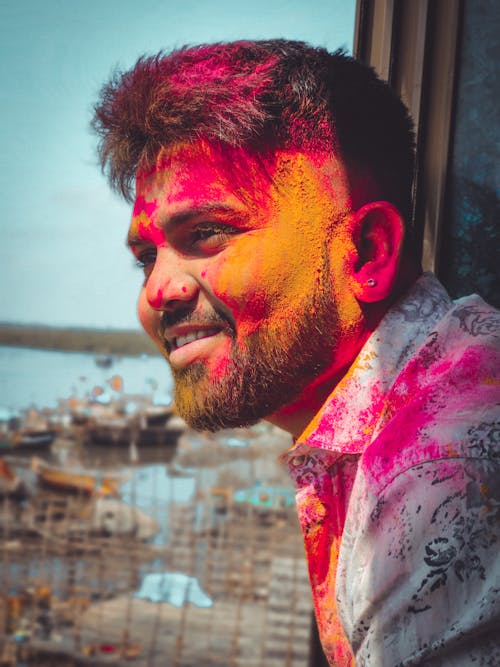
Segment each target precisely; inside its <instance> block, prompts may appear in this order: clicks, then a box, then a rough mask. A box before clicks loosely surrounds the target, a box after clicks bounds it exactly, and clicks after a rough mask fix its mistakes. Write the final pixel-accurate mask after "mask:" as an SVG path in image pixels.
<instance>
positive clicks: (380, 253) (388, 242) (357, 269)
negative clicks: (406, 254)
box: [351, 201, 404, 303]
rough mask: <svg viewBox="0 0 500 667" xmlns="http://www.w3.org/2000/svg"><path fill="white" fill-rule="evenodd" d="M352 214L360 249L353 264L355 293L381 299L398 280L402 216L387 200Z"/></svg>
mask: <svg viewBox="0 0 500 667" xmlns="http://www.w3.org/2000/svg"><path fill="white" fill-rule="evenodd" d="M351 215H352V220H351V221H352V228H351V230H352V232H351V233H352V234H353V239H354V243H355V246H356V251H357V252H356V253H355V259H354V258H353V265H352V266H351V280H352V288H353V294H354V296H355V297H356V299H357V300H358V301H361V302H363V303H375V302H377V301H382V300H384V299H386V298H387V297H388V296H389V295H390V294H391V292H392V290H393V288H394V285H395V283H396V279H397V274H398V268H399V259H400V255H401V248H402V244H403V238H404V223H403V218H402V216H401V214H400V213H399V211H398V210H397V208H396V207H395V206H393V205H392V204H390V203H389V202H386V201H376V202H370V203H369V204H365V205H364V206H362V207H361V208H360V209H358V210H357V211H355V212H354V213H353V214H351Z"/></svg>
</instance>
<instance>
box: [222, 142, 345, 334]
mask: <svg viewBox="0 0 500 667" xmlns="http://www.w3.org/2000/svg"><path fill="white" fill-rule="evenodd" d="M272 176H273V184H272V186H271V185H270V184H269V182H268V181H266V180H265V178H264V177H263V176H262V175H260V176H259V174H258V173H257V174H255V173H254V174H253V177H254V178H255V180H256V182H255V184H254V185H253V189H255V190H256V191H259V190H260V191H261V192H262V191H265V192H266V193H267V197H265V198H261V201H259V202H258V203H257V205H256V206H255V209H254V211H253V215H254V216H255V217H256V219H257V220H258V225H259V229H258V230H257V231H256V232H255V233H256V234H258V236H259V240H258V243H256V244H255V246H254V247H252V249H251V252H252V254H251V256H250V255H249V246H248V244H247V243H246V239H242V242H241V243H239V242H235V243H234V247H233V248H232V249H231V255H230V257H229V256H228V258H227V268H228V270H227V272H226V271H224V268H222V270H221V271H220V272H219V274H218V276H217V280H218V291H219V292H220V293H221V294H225V293H227V294H233V295H235V294H237V293H238V292H241V293H243V292H244V293H246V294H248V286H249V284H253V285H254V286H255V287H254V288H253V294H252V297H253V299H252V300H253V307H254V308H255V322H256V323H258V321H259V320H262V319H266V318H267V316H268V315H269V313H270V312H273V317H276V310H277V309H278V306H279V309H280V312H281V319H282V320H283V321H285V320H287V319H288V318H293V317H294V316H295V313H299V312H303V306H304V303H307V302H308V303H309V309H310V312H311V314H314V302H315V295H317V294H318V292H324V291H325V285H327V284H328V281H325V275H324V272H325V270H327V271H330V272H331V277H332V280H331V285H332V289H333V294H332V295H331V296H332V298H334V299H335V301H336V302H337V306H338V307H339V309H340V312H341V320H342V321H346V320H347V321H352V320H355V319H356V316H357V313H358V311H357V310H356V309H355V308H353V307H352V304H350V303H349V300H348V299H346V298H344V296H345V295H344V286H345V284H346V280H345V276H346V271H345V268H346V262H348V261H349V258H348V256H346V255H348V247H349V246H348V243H349V237H348V235H347V234H344V237H343V236H342V234H343V227H342V223H343V221H344V219H345V217H346V214H347V213H348V212H349V208H350V200H349V190H348V186H347V179H346V175H345V172H344V170H343V168H342V166H341V164H340V163H339V162H338V161H336V160H335V159H333V158H332V157H331V156H328V157H326V156H314V160H313V159H311V157H310V156H307V155H305V154H303V153H285V152H280V153H278V154H277V157H276V163H275V168H274V173H273V174H272ZM332 234H334V237H333V248H334V252H330V250H329V245H330V243H329V242H330V241H331V239H332ZM235 267H236V268H235ZM339 278H342V280H339ZM328 289H330V288H328ZM325 296H326V297H327V298H328V296H329V295H328V294H327V295H325ZM347 326H348V325H347Z"/></svg>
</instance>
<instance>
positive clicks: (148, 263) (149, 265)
mask: <svg viewBox="0 0 500 667" xmlns="http://www.w3.org/2000/svg"><path fill="white" fill-rule="evenodd" d="M156 255H157V252H156V248H147V249H145V250H141V251H139V252H138V253H137V255H136V261H135V264H136V266H138V267H139V268H140V269H142V270H143V272H144V275H145V277H146V278H147V277H148V276H149V275H150V273H151V271H152V270H153V268H154V265H155V262H156Z"/></svg>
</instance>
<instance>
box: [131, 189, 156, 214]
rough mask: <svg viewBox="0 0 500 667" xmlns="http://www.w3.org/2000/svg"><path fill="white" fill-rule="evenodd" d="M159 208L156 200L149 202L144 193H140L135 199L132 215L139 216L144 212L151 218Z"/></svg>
mask: <svg viewBox="0 0 500 667" xmlns="http://www.w3.org/2000/svg"><path fill="white" fill-rule="evenodd" d="M157 208H158V206H157V203H156V202H155V201H149V202H148V201H146V198H145V197H144V196H143V195H139V196H138V197H137V198H136V200H135V203H134V209H133V212H132V216H133V217H134V218H138V217H139V216H140V215H141V214H142V213H145V214H146V217H147V218H149V219H151V216H152V215H153V213H154V212H155V211H156V209H157Z"/></svg>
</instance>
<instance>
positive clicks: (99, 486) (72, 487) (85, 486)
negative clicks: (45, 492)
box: [31, 456, 125, 496]
mask: <svg viewBox="0 0 500 667" xmlns="http://www.w3.org/2000/svg"><path fill="white" fill-rule="evenodd" d="M31 469H32V470H33V471H34V472H35V474H36V475H37V478H38V480H39V481H40V482H41V483H42V484H43V485H44V486H48V487H51V488H54V489H59V490H63V491H70V492H72V493H82V494H87V495H90V494H96V495H100V496H118V495H119V493H118V487H119V485H120V484H121V483H122V482H124V481H125V477H124V476H123V475H120V474H116V473H103V472H102V471H97V470H91V469H89V468H63V467H61V466H57V465H53V464H51V463H47V462H46V461H44V460H43V459H41V458H39V457H38V456H34V457H33V458H32V459H31Z"/></svg>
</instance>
